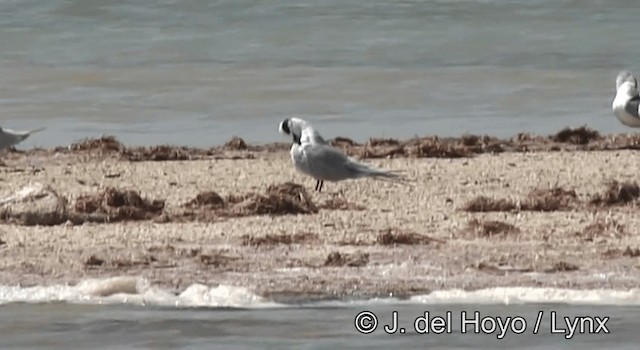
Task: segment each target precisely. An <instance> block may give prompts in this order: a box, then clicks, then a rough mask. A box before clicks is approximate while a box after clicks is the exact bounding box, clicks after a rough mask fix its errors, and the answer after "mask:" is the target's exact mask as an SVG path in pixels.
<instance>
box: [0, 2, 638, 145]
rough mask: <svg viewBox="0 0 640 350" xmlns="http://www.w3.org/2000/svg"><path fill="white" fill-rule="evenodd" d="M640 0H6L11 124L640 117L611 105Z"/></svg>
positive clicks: (3, 65) (101, 127) (551, 128)
mask: <svg viewBox="0 0 640 350" xmlns="http://www.w3.org/2000/svg"><path fill="white" fill-rule="evenodd" d="M637 18H640V8H639V7H638V6H637V1H635V0H626V1H623V0H572V1H570V0H512V1H491V0H422V1H418V0H414V1H410V0H405V1H388V0H387V1H382V0H371V1H366V2H362V1H345V0H339V1H338V0H327V1H309V0H303V1H297V2H291V1H279V0H273V1H249V0H227V1H195V0H192V1H177V0H168V1H156V2H153V4H151V3H142V2H139V1H133V0H129V1H111V2H105V1H99V0H82V1H80V0H77V1H74V0H67V1H61V0H48V1H35V0H32V1H0V46H1V47H2V51H1V52H0V74H1V76H2V79H0V108H1V109H2V116H3V117H2V124H3V125H5V126H6V127H14V128H28V127H31V126H32V125H33V124H45V126H46V127H47V128H48V131H47V132H46V133H43V134H39V135H38V136H37V137H34V138H33V139H32V140H29V142H27V143H26V144H25V145H24V146H25V147H30V146H33V145H40V146H50V145H60V144H67V143H69V142H71V141H73V140H77V139H79V138H82V137H86V136H98V135H101V134H105V133H107V134H115V135H117V136H118V137H120V138H121V140H123V141H125V142H127V143H131V144H150V143H174V144H185V145H197V146H209V145H216V144H220V143H223V142H225V141H226V140H228V139H229V138H230V137H231V136H232V135H239V136H242V137H244V138H245V139H247V140H248V141H252V142H268V141H277V140H284V139H282V138H280V135H278V133H277V124H278V122H279V121H280V120H281V119H282V118H284V117H286V116H292V115H299V116H304V117H306V118H309V119H311V120H313V121H315V123H316V124H317V126H318V127H319V128H320V130H321V131H322V132H323V134H324V135H325V136H327V137H333V136H337V135H338V134H339V135H342V136H348V137H352V138H354V139H357V140H361V141H362V140H366V138H367V137H369V136H394V137H411V136H414V135H416V134H417V135H426V134H441V135H460V134H462V133H464V132H473V133H489V134H494V135H502V136H506V135H510V134H514V133H517V132H520V131H530V132H538V133H552V132H555V131H557V130H558V129H559V128H561V127H564V126H579V125H583V124H587V125H589V126H591V127H593V128H596V129H598V130H600V131H602V132H605V133H607V132H622V131H629V129H625V128H624V127H622V126H621V125H619V123H618V122H617V121H616V120H615V118H614V117H613V116H612V113H611V110H610V107H609V105H610V102H611V100H612V97H613V95H612V94H613V85H614V79H615V75H616V73H617V71H618V70H619V69H621V68H629V69H632V70H639V69H640V66H639V65H638V63H637V62H638V60H637V57H640V36H639V35H637V30H636V27H637Z"/></svg>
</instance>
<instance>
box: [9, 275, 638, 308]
mask: <svg viewBox="0 0 640 350" xmlns="http://www.w3.org/2000/svg"><path fill="white" fill-rule="evenodd" d="M48 302H68V303H81V304H136V305H155V306H165V307H237V308H271V307H288V306H293V305H287V304H280V303H276V302H273V301H270V300H268V299H266V298H263V297H261V296H259V295H257V294H255V293H253V292H252V291H250V290H249V289H247V288H243V287H236V286H228V285H218V286H215V287H211V286H206V285H203V284H192V285H190V286H189V287H187V288H186V289H185V290H184V291H182V292H181V293H180V294H177V295H176V294H174V293H171V292H169V291H167V290H163V289H162V288H159V287H157V286H152V285H151V284H150V283H149V282H148V281H147V280H145V279H143V278H137V277H112V278H107V279H88V280H84V281H82V282H80V283H78V284H77V285H61V284H59V285H51V286H33V287H20V286H0V305H2V304H7V303H48ZM542 303H561V304H574V305H640V289H630V290H612V289H591V290H577V289H562V288H531V287H497V288H487V289H479V290H475V291H465V290H461V289H451V290H440V291H434V292H432V293H429V294H424V295H417V296H413V297H411V298H408V299H398V298H393V297H390V298H373V299H368V300H350V301H329V302H319V303H310V304H307V305H308V306H332V307H339V306H362V305H389V304H474V305H477V304H495V305H499V304H503V305H509V304H542Z"/></svg>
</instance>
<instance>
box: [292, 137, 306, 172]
mask: <svg viewBox="0 0 640 350" xmlns="http://www.w3.org/2000/svg"><path fill="white" fill-rule="evenodd" d="M304 148H305V146H303V145H299V144H297V143H294V144H293V145H292V146H291V151H290V152H289V153H290V154H291V161H292V162H293V165H294V166H295V167H296V169H298V171H300V172H302V173H305V174H307V175H311V174H310V173H309V160H308V158H307V155H306V153H305V151H304Z"/></svg>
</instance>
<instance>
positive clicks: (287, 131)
mask: <svg viewBox="0 0 640 350" xmlns="http://www.w3.org/2000/svg"><path fill="white" fill-rule="evenodd" d="M279 130H280V132H281V133H283V134H287V135H291V129H289V118H287V119H285V120H283V121H282V122H280V128H279Z"/></svg>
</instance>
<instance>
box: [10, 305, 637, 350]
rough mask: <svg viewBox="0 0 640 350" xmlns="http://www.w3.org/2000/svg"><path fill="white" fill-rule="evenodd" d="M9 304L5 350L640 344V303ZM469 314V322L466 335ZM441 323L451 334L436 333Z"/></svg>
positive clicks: (630, 346)
mask: <svg viewBox="0 0 640 350" xmlns="http://www.w3.org/2000/svg"><path fill="white" fill-rule="evenodd" d="M0 310H1V313H0V347H1V348H3V349H11V348H21V349H27V348H28V349H45V348H46V349H69V348H74V349H389V348H390V347H397V348H400V349H425V348H428V349H500V348H506V349H511V348H516V347H517V348H522V349H576V348H581V349H603V348H606V349H637V335H636V333H637V329H638V327H640V318H639V317H638V315H639V314H640V313H639V311H640V308H639V307H638V306H633V307H630V306H570V305H548V304H547V305H544V304H533V305H480V306H469V305H459V304H458V305H456V304H441V305H428V304H388V305H380V304H379V305H360V306H358V305H352V306H340V307H338V306H306V307H291V308H278V309H267V310H265V309H263V310H248V309H221V308H216V309H206V308H199V309H166V308H156V307H148V308H143V307H133V308H132V307H123V306H89V305H63V304H40V305H25V304H18V305H15V304H14V305H5V306H2V307H0ZM364 311H369V312H373V313H375V314H376V316H377V317H378V318H379V323H378V327H377V328H376V330H375V331H374V332H373V333H370V334H361V333H358V331H357V330H356V327H355V319H356V315H358V314H360V313H361V312H364ZM393 311H397V312H398V324H399V326H398V331H397V332H396V333H395V334H388V333H387V332H385V328H384V327H385V326H391V325H392V324H393V323H392V319H393V318H392V313H393ZM425 311H428V312H429V316H430V319H433V318H435V317H442V318H444V320H445V321H444V322H445V323H443V324H445V326H442V325H438V323H437V322H436V323H432V324H433V325H435V326H433V327H434V328H432V330H431V331H430V333H424V334H419V333H416V332H415V331H414V321H415V319H416V318H418V317H419V316H423V317H424V312H425ZM475 311H478V312H479V313H480V314H479V317H478V318H477V319H478V320H484V321H480V322H479V323H478V326H477V327H478V330H479V333H478V334H476V333H474V330H475V327H476V325H475V324H474V322H472V321H473V320H474V317H475V316H474V314H473V313H474V312H475ZM447 312H451V318H450V323H451V326H450V328H451V332H450V333H448V330H447V326H446V324H448V322H449V320H448V319H447V318H446V315H447ZM463 312H466V313H467V314H464V315H463V314H462V313H463ZM540 312H542V317H541V321H540V323H539V324H540V326H539V329H538V332H537V334H534V329H535V325H536V320H537V317H538V314H539V313H540ZM552 312H555V313H556V314H555V315H556V316H555V318H554V319H555V320H556V321H557V322H556V323H555V326H552V324H551V322H552V321H551V320H552V316H551V315H552ZM576 316H583V317H584V316H588V317H592V318H593V319H595V317H599V318H600V319H601V321H596V322H592V323H591V322H583V324H584V327H583V330H584V331H587V333H575V334H574V335H573V336H571V337H570V336H569V333H568V331H567V330H568V329H569V327H568V326H567V325H566V323H565V321H564V319H565V317H567V318H569V319H570V320H573V319H575V317H576ZM463 317H465V318H466V319H468V320H469V321H468V323H466V325H465V327H464V329H465V333H461V329H463V328H462V320H463ZM498 317H500V318H501V319H502V320H504V321H505V322H506V320H507V319H508V317H512V318H516V317H522V319H520V320H518V321H517V322H515V323H514V324H513V328H511V326H509V327H507V328H506V329H507V331H504V332H503V331H501V330H500V328H499V326H498V327H496V328H495V330H494V328H493V327H494V323H493V322H494V321H495V320H497V318H498ZM604 317H610V319H608V320H607V321H604ZM490 319H492V320H494V321H491V320H490ZM522 320H524V322H523V321H522ZM432 322H433V321H432ZM570 322H573V321H570ZM600 322H603V324H604V326H605V328H601V327H600ZM366 324H369V323H368V322H367V323H366ZM503 324H506V323H503ZM592 325H593V326H592ZM405 327H406V331H405V333H404V334H401V333H400V330H399V329H400V328H405ZM440 327H442V329H444V333H442V334H434V333H432V332H433V331H434V330H435V331H438V330H439V329H440ZM481 327H484V328H481ZM392 328H393V327H389V328H388V329H392ZM578 329H580V327H578ZM418 330H419V331H421V332H423V330H424V323H418ZM552 330H553V331H554V332H556V333H552ZM489 331H493V332H491V333H489V334H485V333H484V332H489ZM514 331H515V332H517V333H514ZM520 332H521V334H518V333H520ZM588 332H592V334H588ZM596 332H597V333H596ZM606 332H609V333H606ZM567 338H570V339H567Z"/></svg>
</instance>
